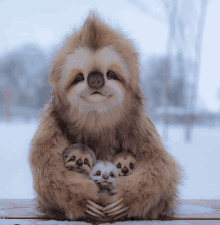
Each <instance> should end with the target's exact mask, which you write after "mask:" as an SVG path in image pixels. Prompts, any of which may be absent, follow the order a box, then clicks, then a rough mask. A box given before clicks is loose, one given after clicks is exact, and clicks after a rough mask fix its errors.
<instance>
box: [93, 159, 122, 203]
mask: <svg viewBox="0 0 220 225" xmlns="http://www.w3.org/2000/svg"><path fill="white" fill-rule="evenodd" d="M117 177H118V172H117V168H116V167H115V166H114V165H113V164H112V163H111V162H108V161H98V162H97V164H96V165H95V166H94V167H93V169H92V172H91V173H90V178H91V179H92V180H93V181H94V182H95V183H96V185H97V186H98V187H99V200H98V201H99V204H100V205H102V206H103V207H105V206H106V205H109V204H111V203H112V202H113V197H112V196H114V195H115V194H116V193H115V181H116V178H117Z"/></svg>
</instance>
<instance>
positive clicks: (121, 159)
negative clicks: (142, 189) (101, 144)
mask: <svg viewBox="0 0 220 225" xmlns="http://www.w3.org/2000/svg"><path fill="white" fill-rule="evenodd" d="M113 164H114V165H115V166H116V167H117V171H118V175H119V176H128V175H130V174H131V173H132V172H133V170H134V169H135V165H136V157H135V155H134V154H132V153H129V152H125V151H124V152H121V153H119V154H118V155H116V157H115V158H114V160H113Z"/></svg>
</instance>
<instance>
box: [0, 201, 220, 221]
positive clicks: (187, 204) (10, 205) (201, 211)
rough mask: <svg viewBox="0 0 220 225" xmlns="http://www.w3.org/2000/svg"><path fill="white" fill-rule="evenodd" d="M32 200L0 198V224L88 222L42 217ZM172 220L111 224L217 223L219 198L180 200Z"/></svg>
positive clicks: (219, 206)
mask: <svg viewBox="0 0 220 225" xmlns="http://www.w3.org/2000/svg"><path fill="white" fill-rule="evenodd" d="M35 207H36V204H35V202H34V200H27V199H23V200H20V199H15V200H12V199H0V224H89V223H87V222H79V221H75V222H72V221H55V220H47V219H45V218H43V217H42V216H41V215H40V214H39V213H37V212H36V210H35ZM177 212H178V213H177V215H176V216H175V217H174V218H172V220H168V221H167V220H166V221H162V220H160V221H159V220H157V221H126V222H119V221H118V222H115V223H113V224H118V225H119V224H124V225H125V224H135V225H142V224H143V225H144V224H146V225H147V224H167V225H168V224H193V225H194V224H198V225H200V224H201V225H203V224H204V225H205V224H219V225H220V200H180V201H179V204H178V211H177Z"/></svg>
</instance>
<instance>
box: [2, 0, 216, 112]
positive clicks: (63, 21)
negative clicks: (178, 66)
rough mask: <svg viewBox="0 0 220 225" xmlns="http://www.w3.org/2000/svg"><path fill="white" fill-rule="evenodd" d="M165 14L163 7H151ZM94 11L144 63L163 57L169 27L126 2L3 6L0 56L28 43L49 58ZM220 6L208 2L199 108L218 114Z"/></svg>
mask: <svg viewBox="0 0 220 225" xmlns="http://www.w3.org/2000/svg"><path fill="white" fill-rule="evenodd" d="M146 2H147V3H148V5H149V6H151V7H152V8H154V11H157V12H159V14H163V13H164V12H163V8H162V6H161V5H159V4H157V5H156V6H155V5H154V6H152V5H151V1H150V0H148V1H146ZM91 9H96V10H97V11H98V12H99V13H100V14H101V16H102V17H103V19H104V20H105V21H106V22H107V23H109V24H110V25H112V26H113V27H119V28H121V29H122V30H123V31H124V33H125V34H126V35H128V36H129V37H130V38H132V39H133V40H135V43H136V45H137V48H138V50H139V52H140V55H141V62H142V65H143V66H144V61H145V60H146V59H147V58H148V57H150V56H151V55H164V54H165V53H166V43H167V35H168V26H167V25H166V22H164V21H162V20H160V21H159V20H157V19H155V18H156V17H155V16H154V15H153V14H149V15H147V14H144V13H143V12H142V11H141V10H140V9H139V8H137V7H135V6H134V5H132V4H130V3H129V1H127V0H120V1H118V0H112V1H103V0H96V1H95V0H80V1H73V0H63V1H52V0H47V1H43V0H38V1H29V0H19V1H17V0H0V21H1V28H2V29H1V31H0V56H3V55H4V54H5V53H7V52H8V51H12V50H13V49H15V48H18V47H19V46H21V45H23V44H26V43H36V44H38V45H39V46H40V47H41V48H42V49H43V50H44V51H45V53H49V51H50V50H51V49H53V48H54V46H57V45H59V44H60V43H61V42H62V40H63V39H64V37H65V35H66V34H68V33H70V32H71V31H72V29H73V28H79V27H80V26H81V25H82V24H83V21H84V20H85V19H86V16H87V14H88V12H89V10H91ZM2 21H4V22H2ZM218 21H220V1H219V0H209V5H208V11H207V17H206V21H205V30H204V36H203V42H202V58H201V60H202V61H201V70H200V72H201V73H200V79H199V85H198V94H199V104H201V105H202V107H203V108H207V109H209V110H210V111H215V112H217V111H220V100H217V89H218V87H219V88H220V68H219V65H218V64H219V59H220V57H219V52H220V42H219V40H220V29H218V28H217V27H216V25H213V24H218V23H219V22H218Z"/></svg>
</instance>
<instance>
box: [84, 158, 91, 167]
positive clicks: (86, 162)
mask: <svg viewBox="0 0 220 225" xmlns="http://www.w3.org/2000/svg"><path fill="white" fill-rule="evenodd" d="M84 164H86V165H88V166H89V167H90V165H89V160H88V159H87V158H85V159H84Z"/></svg>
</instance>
